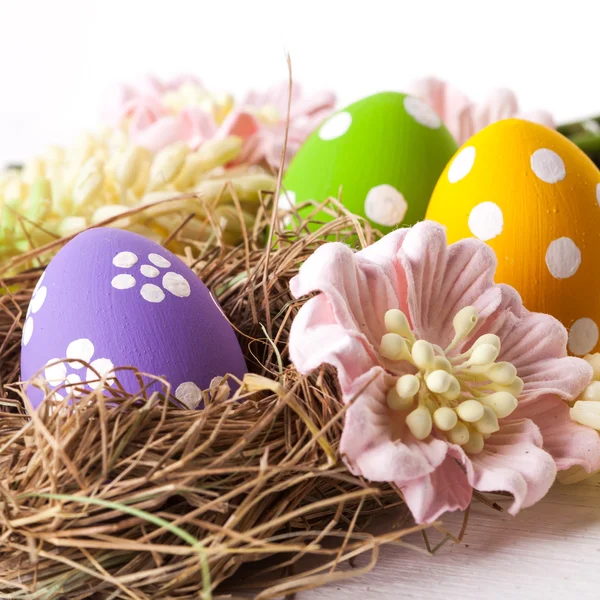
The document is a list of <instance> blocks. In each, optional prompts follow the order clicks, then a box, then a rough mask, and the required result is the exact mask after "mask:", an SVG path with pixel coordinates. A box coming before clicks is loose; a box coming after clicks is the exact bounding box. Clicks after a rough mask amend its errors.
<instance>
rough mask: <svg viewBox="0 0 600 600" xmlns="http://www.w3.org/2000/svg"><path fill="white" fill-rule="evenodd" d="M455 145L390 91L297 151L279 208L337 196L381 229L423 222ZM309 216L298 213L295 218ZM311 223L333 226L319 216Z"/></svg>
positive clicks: (426, 112) (428, 115) (417, 103)
mask: <svg viewBox="0 0 600 600" xmlns="http://www.w3.org/2000/svg"><path fill="white" fill-rule="evenodd" d="M456 149H457V145H456V143H455V141H454V139H453V138H452V136H451V135H450V133H449V132H448V130H447V129H446V128H445V127H444V125H443V124H442V121H441V119H440V117H439V116H438V115H437V114H436V113H435V112H434V110H433V109H432V108H431V107H430V106H429V105H428V104H426V103H425V102H424V101H422V100H419V99H418V98H414V97H412V96H406V95H404V94H399V93H396V92H384V93H381V94H376V95H374V96H369V97H368V98H364V99H363V100H360V101H359V102H356V103H355V104H352V105H351V106H348V107H347V108H345V109H343V110H341V111H339V112H337V113H336V114H334V115H333V116H331V117H330V118H329V119H328V120H327V121H325V122H324V123H323V124H322V125H321V126H320V128H319V129H318V130H317V131H315V132H314V133H313V134H312V135H311V136H310V138H309V139H308V140H307V141H306V142H305V143H304V145H303V146H302V147H301V148H300V150H299V152H298V153H297V155H296V156H295V158H294V159H293V161H292V163H291V164H290V167H289V169H288V171H287V174H286V176H285V179H284V182H283V184H284V190H285V192H284V193H282V195H281V196H280V199H279V205H280V207H281V209H282V210H285V209H286V208H288V207H289V205H290V204H293V203H295V204H296V205H298V204H301V203H302V202H304V201H306V200H315V201H317V202H322V201H323V200H325V199H326V198H327V197H329V196H333V197H335V198H337V197H338V196H339V194H340V190H341V198H342V202H343V204H344V206H345V207H346V208H348V209H349V210H350V211H351V212H353V213H354V214H357V215H360V216H363V217H367V218H368V219H370V221H371V222H372V223H373V224H374V225H375V226H376V227H377V228H378V229H380V230H382V231H384V232H388V231H391V230H392V229H394V228H396V227H397V226H398V225H412V224H414V223H416V222H417V221H420V220H422V219H423V217H424V216H425V211H426V209H427V203H428V201H429V198H430V196H431V192H432V191H433V188H434V186H435V183H436V181H437V179H438V177H439V176H440V174H441V172H442V170H443V169H444V167H445V166H446V164H447V162H448V160H449V159H450V157H451V156H452V155H453V154H454V152H455V151H456ZM312 210H313V208H312V207H309V208H307V209H302V210H301V211H300V214H301V215H306V214H307V213H308V212H311V211H312ZM317 220H321V221H324V222H327V221H330V220H331V215H329V214H327V213H325V212H321V213H320V214H319V215H318V217H317Z"/></svg>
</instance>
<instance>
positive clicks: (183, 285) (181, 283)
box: [162, 271, 191, 298]
mask: <svg viewBox="0 0 600 600" xmlns="http://www.w3.org/2000/svg"><path fill="white" fill-rule="evenodd" d="M162 284H163V287H164V288H165V290H168V291H169V292H171V294H173V295H174V296H178V297H179V298H187V297H188V296H189V295H190V293H191V290H190V284H189V283H188V282H187V281H186V279H185V278H184V277H183V276H182V275H179V273H173V272H172V271H169V272H168V273H167V274H166V275H165V276H164V277H163V279H162Z"/></svg>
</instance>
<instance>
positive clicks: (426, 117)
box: [404, 96, 442, 129]
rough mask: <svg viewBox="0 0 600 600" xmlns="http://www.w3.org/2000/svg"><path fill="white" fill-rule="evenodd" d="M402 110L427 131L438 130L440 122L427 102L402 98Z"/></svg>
mask: <svg viewBox="0 0 600 600" xmlns="http://www.w3.org/2000/svg"><path fill="white" fill-rule="evenodd" d="M404 109H405V110H406V112H407V113H408V114H409V115H410V116H411V117H412V118H413V119H414V120H415V121H416V122H417V123H419V124H421V125H424V126H425V127H428V128H429V129H439V128H440V127H441V125H442V120H441V119H440V117H439V115H438V114H437V113H436V112H435V110H433V108H431V106H430V105H429V104H427V102H425V101H424V100H421V99H420V98H415V97H414V96H406V97H405V98H404Z"/></svg>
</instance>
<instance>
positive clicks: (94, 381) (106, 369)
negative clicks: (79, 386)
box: [86, 358, 115, 390]
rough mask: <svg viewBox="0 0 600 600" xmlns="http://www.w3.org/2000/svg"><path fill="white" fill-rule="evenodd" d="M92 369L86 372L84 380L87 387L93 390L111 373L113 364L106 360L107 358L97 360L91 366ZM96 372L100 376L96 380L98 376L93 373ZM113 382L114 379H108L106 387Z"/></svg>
mask: <svg viewBox="0 0 600 600" xmlns="http://www.w3.org/2000/svg"><path fill="white" fill-rule="evenodd" d="M90 366H91V367H92V368H93V370H92V369H88V370H87V372H86V380H87V382H88V385H89V386H90V387H91V388H92V389H93V390H95V389H96V388H97V387H98V386H99V385H100V383H101V379H102V378H104V377H106V376H107V375H109V374H110V373H111V371H112V370H113V369H114V368H115V366H114V365H113V363H112V362H111V361H110V360H108V358H98V359H96V360H95V361H94V362H93V363H92V364H91V365H90ZM94 371H96V372H97V373H98V375H100V379H98V375H96V373H95V372H94ZM113 382H114V378H108V379H107V380H106V383H107V384H108V385H112V384H113Z"/></svg>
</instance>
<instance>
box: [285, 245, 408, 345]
mask: <svg viewBox="0 0 600 600" xmlns="http://www.w3.org/2000/svg"><path fill="white" fill-rule="evenodd" d="M398 237H401V236H394V237H393V238H392V239H391V240H390V241H386V242H384V245H383V246H380V247H379V248H387V247H388V245H389V244H390V243H392V244H393V242H394V241H395V240H396V239H398ZM376 252H378V251H377V250H374V249H371V251H370V252H369V253H367V254H360V253H354V252H353V251H352V250H351V249H350V248H349V247H348V246H346V245H345V244H341V243H329V244H325V245H323V246H321V247H320V248H318V249H317V250H316V251H315V252H314V254H312V255H311V256H310V257H309V258H308V259H307V260H306V262H305V263H304V264H303V265H302V267H301V268H300V272H299V273H298V275H296V277H294V278H293V279H292V280H291V282H290V289H291V291H292V294H293V295H294V296H295V297H296V298H299V297H301V296H305V295H307V294H310V293H311V292H316V291H321V292H323V293H324V294H325V296H326V298H327V301H328V302H329V304H330V305H331V309H332V311H333V315H334V317H335V320H336V322H337V323H339V324H340V325H341V327H342V328H343V329H346V330H350V331H354V332H360V333H362V334H363V335H364V336H365V338H366V339H367V340H368V342H369V344H371V346H372V347H375V348H378V347H379V343H380V342H381V337H382V336H383V334H384V333H385V326H384V317H385V313H386V311H387V310H389V309H391V308H398V295H397V291H396V290H397V289H398V287H399V286H398V281H397V276H398V274H397V273H396V271H395V270H394V265H393V263H392V261H391V260H389V259H388V260H384V259H385V258H386V257H385V256H382V261H381V264H376V263H374V262H372V261H370V260H368V259H366V257H367V256H370V255H373V254H375V253H376ZM380 256H381V253H380Z"/></svg>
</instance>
